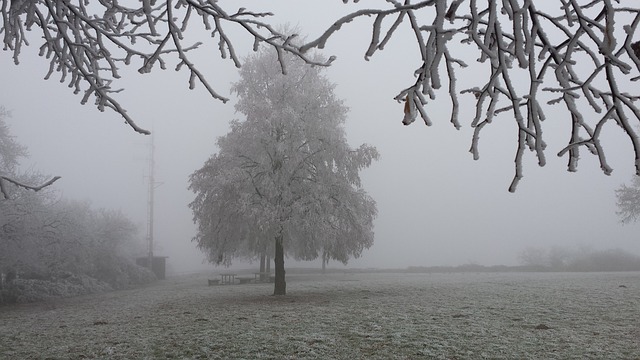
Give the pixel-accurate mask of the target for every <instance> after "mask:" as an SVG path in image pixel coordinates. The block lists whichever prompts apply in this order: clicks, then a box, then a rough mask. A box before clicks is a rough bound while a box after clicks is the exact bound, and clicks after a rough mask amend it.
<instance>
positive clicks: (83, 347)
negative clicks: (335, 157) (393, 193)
mask: <svg viewBox="0 0 640 360" xmlns="http://www.w3.org/2000/svg"><path fill="white" fill-rule="evenodd" d="M620 285H624V286H625V287H621V286H620ZM272 286H273V284H248V285H234V286H207V275H206V274H200V275H191V276H183V277H176V278H173V279H169V280H165V281H162V282H158V283H156V284H154V285H152V286H148V287H145V288H140V289H134V290H125V291H116V292H110V293H106V294H100V295H89V296H81V297H76V298H69V299H60V300H56V301H50V302H46V303H37V304H22V305H12V306H5V307H0V358H2V359H319V358H322V359H350V360H353V359H483V358H486V359H640V322H639V321H638V319H640V273H637V272H632V273H504V274H500V273H478V274H473V273H462V274H399V273H394V274H391V273H361V274H331V275H326V276H323V275H310V274H307V275H293V276H289V277H288V282H287V291H288V293H289V295H287V296H284V297H274V296H271V295H270V294H271V293H272V291H273V288H272Z"/></svg>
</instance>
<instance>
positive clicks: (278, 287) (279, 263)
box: [273, 235, 287, 295]
mask: <svg viewBox="0 0 640 360" xmlns="http://www.w3.org/2000/svg"><path fill="white" fill-rule="evenodd" d="M274 262H275V265H276V266H275V268H276V269H275V270H276V279H275V285H274V289H273V295H286V294H287V283H286V282H285V281H284V246H283V244H282V235H278V236H276V257H275V259H274Z"/></svg>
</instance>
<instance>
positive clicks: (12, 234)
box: [0, 111, 153, 303]
mask: <svg viewBox="0 0 640 360" xmlns="http://www.w3.org/2000/svg"><path fill="white" fill-rule="evenodd" d="M0 114H3V115H4V116H0V148H1V149H2V151H0V172H1V173H4V174H8V175H9V176H11V178H12V179H18V180H19V181H24V182H28V183H38V182H40V181H42V179H44V177H43V176H41V175H38V174H24V173H20V172H19V171H18V165H19V160H20V158H22V157H25V156H26V154H27V152H26V149H25V148H24V147H22V146H21V145H20V144H18V143H17V142H16V141H15V139H14V138H13V137H12V136H11V135H10V133H9V129H8V127H7V125H6V123H5V122H4V118H5V117H6V116H7V115H8V114H7V113H6V112H1V111H0ZM4 191H5V192H6V194H7V195H9V196H8V198H7V199H5V200H3V201H0V303H6V302H17V301H20V302H22V301H33V300H39V299H42V298H46V297H49V296H69V295H77V294H82V293H88V292H94V291H98V290H107V289H113V288H123V287H127V286H130V285H133V284H139V283H143V282H147V281H150V280H152V279H153V274H152V273H151V272H149V271H147V270H146V269H143V268H140V267H138V266H137V265H135V264H134V263H133V262H132V261H131V260H130V257H131V254H135V253H136V252H137V247H138V246H141V244H139V239H138V236H137V228H136V226H135V225H134V224H133V223H132V222H131V221H130V220H129V219H128V218H126V217H125V216H124V215H123V214H122V213H121V212H118V211H109V210H104V209H101V210H95V209H93V208H91V206H90V205H89V204H88V203H86V202H77V201H70V200H63V199H60V198H59V196H57V195H56V194H55V193H54V192H53V191H52V190H51V189H49V188H47V189H44V190H42V191H40V192H34V191H31V190H30V189H27V188H24V187H21V186H17V185H14V184H5V189H4Z"/></svg>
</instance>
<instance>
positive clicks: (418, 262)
mask: <svg viewBox="0 0 640 360" xmlns="http://www.w3.org/2000/svg"><path fill="white" fill-rule="evenodd" d="M228 3H230V2H229V1H225V2H221V4H222V5H223V6H225V4H228ZM231 3H232V4H234V5H233V6H232V7H231V8H229V10H232V8H234V7H240V6H241V3H242V4H244V3H247V5H246V7H247V8H249V9H252V10H261V9H260V8H259V7H262V8H263V9H264V10H267V9H268V10H271V11H273V12H274V13H275V14H276V15H275V16H274V17H273V18H272V19H270V20H268V21H269V22H270V23H272V24H283V23H290V24H292V25H298V26H299V27H300V28H301V30H302V31H303V32H305V34H306V35H307V38H308V39H311V38H315V37H317V36H319V35H320V33H321V31H323V30H324V29H325V28H326V27H328V26H329V25H330V24H331V23H332V22H333V21H335V20H336V19H337V18H338V17H340V16H342V15H344V14H345V13H346V12H347V11H348V10H349V9H357V8H359V7H358V6H355V5H352V4H350V5H348V6H346V5H343V4H341V2H338V1H336V2H331V3H327V2H313V3H310V2H294V1H273V2H256V1H246V2H238V1H234V2H231ZM376 3H377V2H376ZM381 3H384V2H381ZM296 4H298V5H296ZM368 5H370V6H373V5H374V4H373V3H371V4H368ZM372 20H373V19H369V20H366V21H363V20H361V21H355V22H353V23H351V24H348V25H347V26H345V27H344V28H343V29H342V30H341V32H340V33H339V34H338V35H337V36H335V37H334V38H333V40H332V41H330V42H329V43H328V46H327V48H326V49H325V51H323V54H325V55H326V56H329V55H337V57H338V60H337V61H335V62H334V64H333V65H332V66H331V67H330V68H329V69H328V70H327V71H326V74H327V76H328V77H329V78H330V79H331V80H332V81H333V82H335V83H336V84H337V88H336V93H337V94H338V96H339V97H340V98H342V99H344V100H345V103H346V105H347V106H348V107H349V108H350V112H349V115H348V122H347V133H348V138H349V140H350V142H351V145H352V146H354V147H355V146H358V145H359V144H361V143H363V142H366V143H368V144H371V145H374V146H376V147H377V148H378V150H379V151H380V154H381V159H380V160H379V161H378V162H376V163H374V164H373V165H372V166H371V167H370V168H369V169H367V170H365V171H364V172H363V186H364V188H365V189H366V190H367V191H368V192H369V193H370V195H371V196H372V197H373V198H374V199H375V200H376V201H377V204H378V211H379V215H378V218H377V220H376V221H375V234H376V237H375V244H374V246H373V247H372V248H371V249H369V250H368V251H365V252H364V254H363V256H362V257H361V258H360V259H355V260H352V261H351V262H350V263H349V267H378V268H398V267H406V266H410V265H415V266H431V265H458V264H465V263H477V264H483V265H492V264H507V265H513V264H516V263H517V261H518V259H517V256H518V253H519V252H520V251H522V250H523V249H524V248H526V247H528V246H535V247H549V246H553V245H558V246H566V247H572V248H573V247H580V246H586V247H592V248H594V249H606V248H622V249H626V250H629V251H632V252H634V253H636V254H640V239H639V238H638V236H637V235H636V234H637V232H638V226H640V225H638V224H631V225H625V226H622V225H620V223H619V221H618V218H617V216H616V214H615V211H616V207H615V195H614V189H615V188H617V187H618V186H620V185H621V184H622V183H626V182H629V180H630V179H631V176H632V174H633V173H634V168H633V161H634V158H633V152H632V148H631V145H630V143H629V141H628V140H627V139H626V138H625V137H624V135H623V134H622V131H621V130H619V129H617V128H616V127H615V126H614V125H613V124H609V125H607V126H606V127H605V140H604V141H603V143H604V146H605V151H606V152H607V160H608V161H609V163H610V165H611V166H612V167H613V168H614V172H613V174H612V175H611V176H605V175H603V174H602V172H601V171H600V169H599V165H598V163H597V161H596V159H595V158H593V157H592V156H590V155H589V154H587V153H586V151H584V150H583V151H582V152H581V155H582V159H581V161H580V165H579V171H578V172H577V173H568V172H567V171H566V162H567V160H566V158H558V157H557V156H556V155H555V154H556V153H557V152H558V151H559V150H560V149H562V147H564V146H565V145H566V141H567V137H568V135H569V133H568V132H567V129H568V128H567V126H568V120H567V118H566V112H564V111H563V110H562V107H561V106H555V107H548V108H546V112H547V118H548V119H547V120H546V121H545V123H544V126H545V136H546V141H547V144H548V147H547V150H546V156H547V161H548V164H547V165H546V166H545V167H543V168H540V167H538V166H537V162H536V159H535V158H534V156H533V154H532V153H528V154H525V161H524V165H525V168H524V176H525V177H524V179H523V180H522V181H521V182H520V185H519V187H518V190H517V191H516V193H515V194H511V193H509V192H508V191H507V188H508V186H509V184H510V182H511V179H512V177H513V174H514V168H513V159H514V157H515V150H516V146H517V129H516V128H515V126H514V124H513V120H512V119H510V118H509V117H508V115H501V116H500V117H498V118H497V119H496V120H495V121H494V124H491V125H490V126H487V127H486V128H485V130H484V132H483V133H482V137H481V142H480V160H479V161H474V160H473V159H472V156H471V154H470V153H469V152H468V150H469V147H470V144H471V134H472V131H471V129H470V127H469V124H470V121H471V118H472V116H473V110H474V109H473V103H472V101H471V100H472V99H470V98H469V97H467V96H468V95H467V96H465V95H461V96H460V101H461V105H462V108H463V109H462V111H461V114H460V119H461V123H462V127H463V128H462V129H461V130H456V129H455V128H454V127H453V126H452V125H451V124H450V123H449V111H450V105H449V102H448V99H447V96H446V93H439V94H438V100H437V101H436V102H435V103H432V104H429V105H428V106H427V110H428V111H429V112H430V115H431V117H432V119H433V121H434V125H433V126H432V127H426V126H425V125H424V123H422V121H421V120H420V119H418V120H417V121H416V122H415V123H414V124H412V125H411V126H408V127H405V126H403V125H402V124H401V120H402V104H398V103H397V102H395V101H394V100H393V97H394V96H395V95H396V94H397V93H398V92H399V91H400V90H402V89H403V88H404V87H406V86H407V85H409V84H411V83H412V82H413V81H414V80H413V77H412V73H413V70H414V69H415V68H416V67H417V66H419V65H420V64H419V57H418V54H417V51H416V49H415V46H414V39H413V38H412V37H410V36H405V37H403V36H402V34H403V33H402V32H400V33H399V34H398V35H396V37H395V38H394V40H393V41H392V42H391V44H390V45H389V46H388V47H387V48H386V49H385V50H384V51H383V52H380V53H377V54H376V55H375V56H374V57H373V58H372V60H371V61H369V62H366V61H364V58H363V55H364V52H365V51H366V49H367V47H368V45H369V40H370V24H371V21H372ZM194 23H195V22H194ZM233 34H234V36H236V39H237V40H236V46H237V47H236V51H237V52H238V53H239V54H244V55H246V54H248V53H249V52H250V50H251V39H248V38H246V37H244V35H242V34H241V33H239V32H233ZM192 39H193V38H192ZM36 40H37V39H35V37H34V38H32V42H33V43H34V44H35V45H37V44H38V42H37V41H36ZM197 40H202V41H204V42H209V46H207V47H205V48H203V51H199V52H198V53H197V55H194V56H195V57H194V59H196V61H197V65H198V66H200V68H201V69H202V70H203V72H205V73H206V74H207V76H208V78H209V80H210V82H211V84H212V85H213V87H214V88H215V89H216V90H217V91H218V92H219V93H221V94H223V95H225V96H229V97H231V101H230V102H229V103H227V104H223V103H221V102H219V101H217V100H214V99H212V98H210V97H209V95H208V94H207V93H206V92H205V91H204V90H203V88H202V86H197V87H196V89H195V90H193V91H190V90H188V83H187V82H188V76H189V75H188V73H186V72H180V73H176V72H175V71H173V70H166V71H161V70H159V69H154V71H153V72H152V73H151V74H147V75H144V76H143V75H139V74H138V73H137V72H136V69H137V67H136V66H133V67H132V68H130V69H123V70H122V74H123V75H124V76H123V79H122V81H119V82H118V83H117V84H115V87H124V88H125V91H124V92H122V93H120V94H117V99H118V100H119V101H120V103H121V104H122V105H123V106H124V107H126V108H127V109H128V112H129V114H130V115H131V116H132V117H133V118H134V119H135V120H136V121H137V123H138V125H140V126H141V127H143V128H147V129H150V130H152V131H153V132H154V136H155V140H154V141H155V145H156V180H157V181H158V182H160V183H161V184H159V186H158V187H157V189H156V193H155V194H156V199H155V200H156V201H155V204H156V207H155V214H156V217H155V241H156V243H157V244H158V245H159V248H157V249H156V254H157V255H165V256H169V260H168V261H169V264H170V266H171V267H172V268H173V270H174V271H190V270H193V269H196V268H199V267H203V266H202V265H201V262H202V258H203V257H202V255H201V254H200V253H199V251H198V250H196V249H195V246H194V244H192V243H191V238H192V237H193V235H194V233H195V226H194V225H193V223H192V221H191V213H190V210H189V209H188V207H187V204H188V203H189V202H190V201H191V200H192V199H193V194H192V193H191V192H190V191H188V190H187V185H188V176H189V174H191V173H192V172H193V171H195V170H196V169H198V168H200V167H201V166H202V165H203V163H204V161H205V160H206V159H207V158H208V157H209V156H210V155H211V154H213V153H214V152H215V151H216V146H215V140H216V138H217V137H219V136H222V135H224V134H225V133H226V132H227V131H228V122H229V121H230V120H232V119H234V118H241V114H237V113H235V111H234V108H233V105H234V103H235V98H234V94H230V93H229V84H230V83H231V82H233V81H236V80H237V79H238V75H237V69H235V68H234V66H233V64H232V63H231V62H230V61H225V60H221V59H219V56H218V54H217V53H216V51H217V50H216V47H215V43H213V44H212V42H211V40H209V39H208V38H206V37H203V38H198V39H196V41H197ZM20 60H21V64H20V65H19V66H15V65H14V64H13V59H12V58H11V54H10V53H8V52H2V53H1V54H0V79H2V80H1V81H2V85H3V86H0V105H2V106H4V107H6V108H7V109H8V110H11V111H12V113H13V117H12V118H11V119H9V120H8V124H9V126H10V127H11V130H12V133H13V134H14V135H15V136H16V137H17V140H18V142H20V143H21V144H23V145H25V146H27V147H28V149H29V153H30V157H29V158H28V159H25V160H24V161H23V169H25V170H29V169H31V170H33V171H38V172H41V173H44V174H50V175H59V176H62V179H61V180H60V181H58V182H57V183H56V184H55V185H54V187H55V189H56V191H58V192H59V193H60V194H61V195H62V196H65V197H68V198H73V199H78V200H85V199H86V200H90V201H91V203H92V204H93V206H94V207H105V208H110V209H120V210H122V212H123V213H125V214H126V215H127V216H129V217H130V218H132V219H133V220H134V221H135V222H136V223H138V224H139V225H140V230H141V236H144V235H145V226H146V210H147V207H146V204H147V178H146V176H148V155H149V146H148V143H149V137H147V136H144V135H140V134H137V133H135V132H134V131H133V130H132V129H131V128H130V127H128V126H127V125H125V124H124V121H123V119H122V118H121V117H120V116H119V115H118V114H116V113H114V112H112V111H109V110H107V111H105V112H104V113H100V112H99V111H98V110H97V109H96V108H95V107H94V106H93V105H92V104H88V105H85V106H82V105H80V96H76V95H73V94H72V91H71V90H70V89H69V88H67V87H66V84H60V83H59V82H58V77H57V75H54V76H52V79H51V80H49V81H44V80H43V77H44V75H45V74H46V72H47V68H48V62H47V61H46V60H45V59H43V58H39V57H37V55H36V49H35V46H33V45H32V46H30V47H29V48H26V49H25V50H24V51H23V54H22V57H21V59H20ZM170 63H171V64H175V62H172V61H170ZM471 65H472V66H475V65H474V64H471ZM172 68H173V66H169V69H172ZM443 76H445V74H444V72H443ZM464 80H473V77H471V78H468V77H467V78H465V79H463V81H464ZM458 88H459V89H463V88H464V87H463V86H459V87H458ZM445 91H446V90H445ZM291 264H292V262H289V263H288V264H287V265H291ZM318 264H319V262H313V263H310V264H302V265H300V266H316V265H318ZM330 266H337V264H335V263H331V264H330ZM204 267H205V268H212V267H211V266H210V265H207V266H204Z"/></svg>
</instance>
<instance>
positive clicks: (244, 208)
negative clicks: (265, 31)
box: [190, 50, 378, 294]
mask: <svg viewBox="0 0 640 360" xmlns="http://www.w3.org/2000/svg"><path fill="white" fill-rule="evenodd" d="M277 56H278V55H277V53H276V52H274V51H269V50H261V51H259V52H257V53H256V54H254V55H252V56H250V57H249V58H247V59H246V61H245V64H244V66H243V67H242V69H241V70H240V80H239V81H238V82H237V83H236V84H234V85H233V88H232V89H233V91H234V92H236V93H237V95H238V98H239V101H238V103H237V105H236V109H237V110H238V111H239V112H240V113H242V114H244V115H245V116H246V119H244V120H242V121H238V120H235V121H233V122H232V126H231V131H230V132H229V133H228V134H227V135H225V136H223V137H220V138H219V139H218V146H219V149H220V150H219V152H218V153H217V154H215V155H213V156H212V157H211V158H210V159H209V160H207V161H206V163H205V164H204V166H203V167H202V168H201V169H199V170H197V171H196V172H194V173H193V174H192V175H191V177H190V189H191V190H192V191H193V192H194V193H195V194H196V197H195V200H194V201H193V202H192V203H191V204H190V207H191V209H192V210H193V214H194V221H195V222H196V223H197V226H198V232H197V234H196V236H195V238H194V240H195V241H196V242H197V244H198V247H199V248H201V249H203V250H204V251H206V253H207V254H208V257H209V260H210V261H212V262H215V263H217V264H230V263H231V260H232V259H233V258H235V257H246V258H250V259H251V258H255V257H256V256H258V255H260V254H263V253H268V254H269V255H271V254H274V252H275V258H274V260H275V263H276V267H275V270H276V289H275V291H274V293H275V294H284V293H285V282H284V255H285V253H286V254H288V255H289V256H292V257H293V258H295V259H302V260H311V259H315V258H317V257H319V256H320V255H323V256H326V257H328V258H331V259H335V260H339V261H342V262H345V263H346V261H347V260H348V259H349V258H350V257H352V256H356V257H357V256H359V255H360V253H361V252H362V250H363V249H365V248H369V247H370V246H371V245H372V244H373V230H372V228H373V219H374V217H375V216H376V206H375V202H374V201H373V199H372V198H371V197H369V196H368V195H367V194H366V192H365V191H364V190H363V189H362V187H361V183H360V176H359V172H360V171H361V170H362V169H364V168H366V167H368V166H369V165H370V164H371V162H372V161H373V160H375V159H377V158H378V152H377V150H376V149H375V148H374V147H371V146H368V145H361V146H360V147H358V148H355V149H354V148H351V147H350V146H349V144H348V143H347V141H346V135H345V132H344V122H345V120H346V112H347V108H346V107H345V106H344V105H343V103H342V101H341V100H339V99H337V98H336V97H335V95H334V93H333V88H334V85H333V84H331V83H330V82H329V81H328V80H327V78H326V77H324V76H323V75H322V74H321V70H322V68H319V67H311V66H308V65H307V64H306V63H305V62H304V61H301V60H300V59H298V58H296V57H294V56H292V55H290V54H284V55H282V57H281V58H280V61H282V62H283V63H284V64H285V65H286V67H287V74H286V75H284V74H282V72H281V69H280V67H279V65H278V62H277V61H276V57H277Z"/></svg>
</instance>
